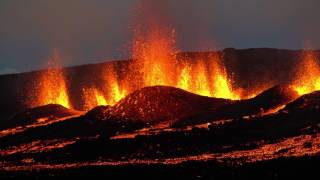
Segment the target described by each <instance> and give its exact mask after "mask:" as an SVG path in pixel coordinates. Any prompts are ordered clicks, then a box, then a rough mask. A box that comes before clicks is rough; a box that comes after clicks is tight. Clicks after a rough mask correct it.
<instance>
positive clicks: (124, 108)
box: [110, 86, 232, 123]
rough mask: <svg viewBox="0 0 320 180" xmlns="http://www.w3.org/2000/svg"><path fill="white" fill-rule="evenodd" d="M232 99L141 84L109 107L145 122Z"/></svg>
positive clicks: (171, 118) (187, 113)
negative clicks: (138, 88)
mask: <svg viewBox="0 0 320 180" xmlns="http://www.w3.org/2000/svg"><path fill="white" fill-rule="evenodd" d="M231 103H232V101H230V100H225V99H217V98H209V97H205V96H199V95H196V94H193V93H190V92H187V91H184V90H181V89H178V88H174V87H167V86H153V87H145V88H142V89H140V90H137V91H135V92H133V93H131V94H129V95H128V96H127V97H126V98H124V99H123V100H121V101H120V102H119V103H117V104H116V105H115V106H113V107H112V110H111V112H110V113H111V115H112V116H118V117H121V118H122V119H137V120H142V121H145V122H149V123H152V122H161V121H176V120H177V119H180V118H182V117H188V116H190V115H194V114H198V113H201V112H205V111H207V110H208V109H216V108H218V107H221V106H224V105H226V104H231Z"/></svg>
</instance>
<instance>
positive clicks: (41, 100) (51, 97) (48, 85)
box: [32, 52, 71, 108]
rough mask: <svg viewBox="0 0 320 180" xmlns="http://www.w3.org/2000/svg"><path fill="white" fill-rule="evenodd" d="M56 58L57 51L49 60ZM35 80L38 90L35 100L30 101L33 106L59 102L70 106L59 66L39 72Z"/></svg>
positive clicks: (55, 59)
mask: <svg viewBox="0 0 320 180" xmlns="http://www.w3.org/2000/svg"><path fill="white" fill-rule="evenodd" d="M58 60H59V55H58V53H57V52H54V54H53V56H52V58H51V59H50V60H49V62H53V63H55V62H57V61H58ZM37 82H38V83H37V85H38V87H37V90H38V92H37V93H36V94H37V98H36V100H35V101H34V102H32V103H33V106H41V105H47V104H60V105H62V106H64V107H67V108H71V104H70V102H69V97H68V92H67V87H66V82H65V79H64V74H63V70H62V69H61V68H59V67H56V68H49V69H47V70H46V71H44V72H41V74H40V76H39V78H38V79H37Z"/></svg>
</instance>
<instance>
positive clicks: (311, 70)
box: [292, 51, 320, 95]
mask: <svg viewBox="0 0 320 180" xmlns="http://www.w3.org/2000/svg"><path fill="white" fill-rule="evenodd" d="M292 86H293V88H294V89H295V90H296V91H297V92H298V94H299V95H304V94H308V93H311V92H313V91H316V90H320V67H319V64H318V60H317V58H316V56H315V54H314V53H313V52H312V51H307V52H306V53H305V55H304V59H303V61H302V62H301V63H300V64H299V65H298V67H297V71H296V76H295V79H294V81H293V83H292Z"/></svg>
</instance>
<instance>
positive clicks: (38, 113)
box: [10, 104, 79, 127]
mask: <svg viewBox="0 0 320 180" xmlns="http://www.w3.org/2000/svg"><path fill="white" fill-rule="evenodd" d="M76 114H79V112H77V111H74V110H71V109H67V108H65V107H63V106H61V105H58V104H49V105H45V106H39V107H35V108H31V109H27V110H25V111H24V112H22V113H19V114H17V115H15V116H14V117H13V118H12V119H11V120H10V126H12V127H14V126H21V125H27V124H32V123H35V122H45V121H50V120H54V119H59V118H62V117H67V116H72V115H76Z"/></svg>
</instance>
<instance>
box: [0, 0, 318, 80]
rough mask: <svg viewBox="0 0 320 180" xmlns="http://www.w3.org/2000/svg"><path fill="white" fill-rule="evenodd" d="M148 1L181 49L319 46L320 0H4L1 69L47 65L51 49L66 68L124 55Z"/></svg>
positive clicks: (0, 26)
mask: <svg viewBox="0 0 320 180" xmlns="http://www.w3.org/2000/svg"><path fill="white" fill-rule="evenodd" d="M146 2H147V5H142V6H144V8H147V9H148V8H149V9H151V10H150V11H151V12H155V13H154V14H155V16H157V17H158V16H162V15H163V17H161V18H162V19H166V20H167V21H168V24H170V25H171V26H172V27H173V28H175V29H176V34H177V46H178V48H179V49H180V50H182V51H184V50H208V49H222V48H226V47H235V48H253V47H273V48H287V49H298V48H303V47H305V46H306V44H308V46H311V47H313V48H320V20H319V18H320V11H319V7H320V1H319V0H197V1H196V0H144V1H142V2H141V1H139V2H138V0H90V1H89V0H46V1H43V0H28V1H22V0H1V1H0V74H1V73H2V74H3V73H10V72H22V71H29V70H33V69H37V68H41V67H45V66H46V64H47V60H48V56H49V54H50V51H52V50H53V49H57V50H58V51H60V52H61V56H62V57H63V61H64V62H63V63H64V65H76V64H84V63H96V62H101V61H105V60H107V59H112V58H127V57H129V56H130V53H128V51H127V49H128V46H129V43H130V40H131V39H132V32H131V31H132V20H133V19H135V17H136V13H137V12H139V11H137V7H139V5H141V4H144V3H146ZM137 4H139V5H137ZM150 11H149V12H150ZM144 16H145V17H149V16H153V14H147V15H144ZM142 17H143V16H142ZM141 22H143V18H142V21H141Z"/></svg>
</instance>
